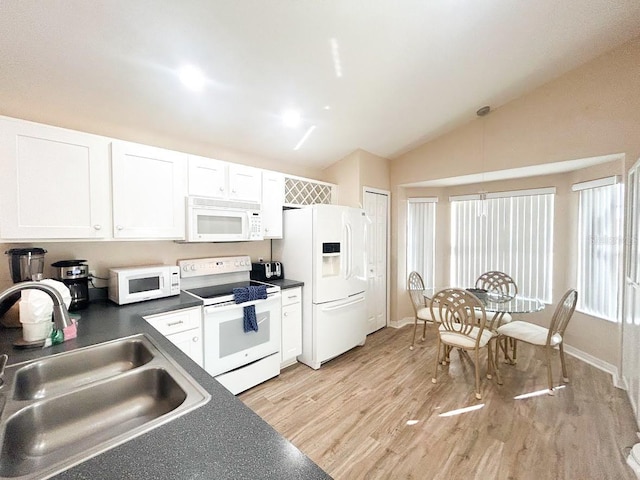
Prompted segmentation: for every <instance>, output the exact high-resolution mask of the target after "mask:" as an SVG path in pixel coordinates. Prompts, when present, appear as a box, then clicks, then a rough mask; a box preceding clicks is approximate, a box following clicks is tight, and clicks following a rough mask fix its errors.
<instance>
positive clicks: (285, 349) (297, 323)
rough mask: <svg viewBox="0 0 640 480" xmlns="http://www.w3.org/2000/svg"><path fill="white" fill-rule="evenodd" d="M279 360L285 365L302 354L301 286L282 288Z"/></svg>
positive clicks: (291, 362) (292, 362)
mask: <svg viewBox="0 0 640 480" xmlns="http://www.w3.org/2000/svg"><path fill="white" fill-rule="evenodd" d="M281 332H282V333H281V334H282V337H281V342H282V343H281V347H280V348H281V361H280V366H281V367H286V366H288V365H292V364H294V363H295V362H296V357H297V356H298V355H301V354H302V287H295V288H288V289H286V290H282V328H281Z"/></svg>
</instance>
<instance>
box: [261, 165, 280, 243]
mask: <svg viewBox="0 0 640 480" xmlns="http://www.w3.org/2000/svg"><path fill="white" fill-rule="evenodd" d="M283 205H284V174H282V173H280V172H270V171H267V170H264V171H263V172H262V235H263V237H264V238H265V239H267V238H282V207H283Z"/></svg>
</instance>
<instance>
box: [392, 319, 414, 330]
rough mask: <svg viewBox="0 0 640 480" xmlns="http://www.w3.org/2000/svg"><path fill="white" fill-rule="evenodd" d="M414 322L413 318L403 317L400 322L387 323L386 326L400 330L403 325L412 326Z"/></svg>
mask: <svg viewBox="0 0 640 480" xmlns="http://www.w3.org/2000/svg"><path fill="white" fill-rule="evenodd" d="M414 322H415V318H413V317H404V318H401V319H400V320H396V321H391V322H389V325H388V326H389V327H391V328H402V327H404V326H405V325H413V324H414Z"/></svg>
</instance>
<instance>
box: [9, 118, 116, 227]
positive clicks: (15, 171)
mask: <svg viewBox="0 0 640 480" xmlns="http://www.w3.org/2000/svg"><path fill="white" fill-rule="evenodd" d="M0 167H1V168H0V170H1V171H2V176H0V182H1V183H0V205H1V208H2V212H0V237H1V238H4V239H32V238H86V239H94V238H104V237H105V236H110V230H111V221H110V217H111V211H110V201H109V199H110V195H109V139H107V138H103V137H99V136H96V135H90V134H87V133H82V132H74V131H71V130H65V129H62V128H56V127H51V126H48V125H40V124H36V123H31V122H25V121H22V120H15V119H8V118H2V119H0Z"/></svg>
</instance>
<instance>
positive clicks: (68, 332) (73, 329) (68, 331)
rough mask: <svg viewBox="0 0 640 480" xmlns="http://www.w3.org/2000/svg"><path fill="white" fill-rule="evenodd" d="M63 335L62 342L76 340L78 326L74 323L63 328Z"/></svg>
mask: <svg viewBox="0 0 640 480" xmlns="http://www.w3.org/2000/svg"><path fill="white" fill-rule="evenodd" d="M62 332H63V334H64V340H65V341H67V340H71V339H72V338H76V336H77V335H78V324H77V323H76V322H71V325H69V326H68V327H64V329H63V330H62Z"/></svg>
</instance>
